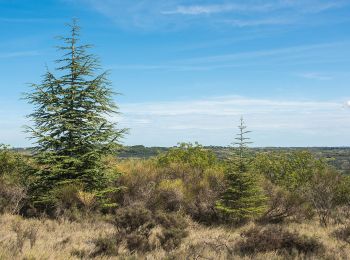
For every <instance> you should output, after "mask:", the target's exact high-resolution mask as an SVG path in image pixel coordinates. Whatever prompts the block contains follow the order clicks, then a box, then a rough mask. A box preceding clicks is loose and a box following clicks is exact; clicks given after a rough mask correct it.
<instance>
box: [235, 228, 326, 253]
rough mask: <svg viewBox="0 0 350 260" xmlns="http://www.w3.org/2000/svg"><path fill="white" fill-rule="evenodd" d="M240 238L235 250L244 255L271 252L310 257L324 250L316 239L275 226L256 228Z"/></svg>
mask: <svg viewBox="0 0 350 260" xmlns="http://www.w3.org/2000/svg"><path fill="white" fill-rule="evenodd" d="M241 236H242V237H243V240H242V241H240V242H238V243H237V244H236V249H237V250H238V251H239V252H240V253H242V254H244V255H251V254H256V253H265V252H271V251H275V252H277V253H278V254H285V255H292V254H293V253H294V252H298V253H302V254H305V255H310V254H314V253H317V252H320V251H323V250H324V246H323V245H322V244H321V243H320V242H319V241H318V240H317V239H316V238H314V237H307V236H300V235H298V234H297V233H292V232H290V231H288V230H285V229H283V228H282V227H281V226H276V225H270V226H267V227H265V228H263V227H259V226H256V227H253V228H251V229H249V230H248V231H246V232H244V233H242V234H241Z"/></svg>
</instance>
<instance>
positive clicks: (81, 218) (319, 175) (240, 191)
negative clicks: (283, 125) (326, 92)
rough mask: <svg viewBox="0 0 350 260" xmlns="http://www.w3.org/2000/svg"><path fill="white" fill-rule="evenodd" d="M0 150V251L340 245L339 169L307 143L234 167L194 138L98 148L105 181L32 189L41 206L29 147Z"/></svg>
mask: <svg viewBox="0 0 350 260" xmlns="http://www.w3.org/2000/svg"><path fill="white" fill-rule="evenodd" d="M0 157H1V160H0V170H1V171H0V195H1V199H0V210H1V216H0V224H1V230H0V252H1V253H0V258H4V259H9V258H12V259H13V258H16V259H17V258H18V259H46V258H55V259H89V258H103V259H109V258H112V259H113V258H132V257H134V258H146V257H148V258H149V259H150V258H151V259H164V258H170V259H200V258H207V259H214V258H215V259H231V258H238V259H239V258H244V259H249V258H254V259H266V258H271V259H282V258H312V259H320V258H326V259H338V258H344V257H345V256H346V255H348V254H350V245H349V241H350V239H349V237H350V235H349V234H350V231H349V230H350V229H349V224H350V223H349V222H348V219H349V213H350V210H349V209H350V207H349V205H350V199H349V198H350V192H349V188H348V185H347V184H348V183H349V179H348V177H347V176H344V175H342V174H340V173H338V172H337V171H336V170H335V169H332V168H331V167H329V166H328V165H327V164H326V163H325V162H324V161H322V160H318V159H316V158H314V157H312V156H311V155H310V154H309V153H307V152H291V153H288V154H277V153H269V154H258V155H257V156H256V157H254V158H251V162H249V167H248V168H247V169H248V170H247V171H246V172H244V173H240V172H239V171H236V169H237V168H235V164H234V163H232V160H228V161H225V160H218V159H216V157H215V156H214V155H213V154H212V153H211V152H210V151H208V150H206V149H204V148H203V147H201V146H199V145H189V144H187V145H182V146H179V147H177V148H173V149H171V150H170V151H169V152H167V153H165V154H162V155H160V156H158V157H154V158H152V159H148V160H142V159H137V160H136V159H126V160H117V159H115V158H113V157H107V158H105V159H104V163H105V168H106V173H105V176H106V181H107V183H108V185H107V186H106V187H104V188H103V189H101V190H90V191H88V190H86V189H84V186H83V185H81V184H78V183H67V184H64V185H59V186H56V187H55V188H53V189H51V190H50V191H48V192H47V193H43V194H42V197H41V198H40V199H41V201H45V200H48V201H49V203H47V204H45V205H47V208H43V207H42V205H43V203H39V204H37V201H38V193H37V194H35V196H32V194H31V189H32V186H31V185H32V183H35V177H33V175H31V172H33V171H35V170H36V169H37V168H38V167H39V166H37V165H36V164H35V162H34V161H33V160H31V157H30V156H28V155H21V154H18V153H16V152H13V151H12V150H10V149H8V148H6V147H2V149H1V150H0ZM233 160H234V159H233ZM247 205H249V207H248V206H247Z"/></svg>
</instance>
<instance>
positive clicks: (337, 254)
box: [0, 215, 350, 260]
mask: <svg viewBox="0 0 350 260" xmlns="http://www.w3.org/2000/svg"><path fill="white" fill-rule="evenodd" d="M255 225H256V224H254V223H249V224H247V225H245V226H243V227H240V228H236V229H233V228H232V229H230V228H224V227H211V228H208V227H204V226H201V225H198V224H196V223H191V224H190V226H189V227H188V233H189V235H188V237H187V238H185V239H184V241H183V243H182V244H181V245H180V246H179V247H178V248H177V249H175V250H173V251H171V252H165V251H164V250H162V249H157V250H153V251H151V252H149V253H147V254H141V253H140V254H132V253H130V252H128V250H126V249H125V248H123V246H121V247H120V249H119V252H120V255H121V256H120V257H108V256H101V257H99V259H120V258H122V259H213V260H214V259H215V260H216V259H284V257H283V256H281V255H278V254H277V253H276V252H267V253H258V254H256V255H250V256H242V255H239V252H237V250H235V244H236V243H237V242H238V241H241V240H242V239H244V238H242V237H241V235H240V234H241V233H242V232H244V231H246V230H248V229H251V228H253V227H254V226H255ZM284 225H285V228H286V229H288V230H289V231H292V232H297V233H299V234H300V235H306V236H310V237H316V238H317V239H318V240H319V241H320V242H321V243H322V244H323V245H324V246H325V248H326V250H325V252H324V253H323V255H314V256H308V259H349V256H350V245H349V244H348V243H347V242H345V241H342V240H340V239H337V238H336V237H335V236H334V235H333V233H334V231H335V230H337V229H339V228H341V227H342V225H331V226H329V227H327V228H322V227H320V226H319V224H318V222H317V220H315V221H310V222H307V223H306V222H305V223H301V224H300V223H289V224H284ZM0 227H1V229H0V259H89V254H90V253H91V252H93V250H94V244H93V243H92V241H93V240H94V239H96V238H98V237H105V236H108V235H111V234H112V233H113V232H115V230H114V228H113V226H112V225H111V224H108V223H107V222H104V221H102V220H86V221H83V222H70V221H67V220H60V221H57V220H48V219H23V218H21V217H19V216H15V215H2V216H0ZM293 258H294V259H305V256H303V255H296V256H293Z"/></svg>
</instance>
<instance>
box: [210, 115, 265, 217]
mask: <svg viewBox="0 0 350 260" xmlns="http://www.w3.org/2000/svg"><path fill="white" fill-rule="evenodd" d="M238 128H239V130H240V132H239V133H238V137H237V138H235V139H236V140H238V142H235V143H234V144H236V145H238V164H237V162H236V160H235V159H233V160H232V161H231V162H230V163H229V167H227V170H226V173H225V179H226V187H227V188H226V190H225V191H224V193H223V194H222V195H221V198H220V199H219V201H218V202H217V204H216V209H217V210H218V211H219V212H221V213H222V214H223V215H224V216H225V217H226V218H227V219H229V220H231V221H234V222H236V223H237V222H241V221H244V220H246V219H251V218H254V217H257V216H259V215H260V214H262V213H263V212H264V210H265V196H264V195H263V193H262V191H261V188H260V187H259V185H258V182H257V179H256V176H254V175H252V174H251V173H249V171H248V163H247V161H246V151H247V149H248V144H250V143H251V142H250V141H248V140H249V138H247V137H245V134H247V133H250V131H247V130H245V129H246V128H247V127H246V126H245V125H244V120H243V118H241V120H240V125H239V126H238Z"/></svg>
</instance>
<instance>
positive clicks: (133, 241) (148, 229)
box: [93, 205, 187, 256]
mask: <svg viewBox="0 0 350 260" xmlns="http://www.w3.org/2000/svg"><path fill="white" fill-rule="evenodd" d="M113 223H114V225H115V226H116V228H117V232H116V233H115V234H114V235H113V236H109V237H104V238H99V239H97V240H95V241H93V242H94V244H95V247H96V248H95V251H94V253H93V256H97V255H115V254H117V252H118V250H119V246H120V245H121V244H123V245H125V246H126V248H127V249H128V250H129V251H130V252H147V251H151V250H153V249H155V248H162V249H164V250H167V251H169V250H172V249H174V248H176V247H178V246H179V245H180V243H181V241H182V239H183V238H184V237H186V236H187V232H186V228H187V223H186V221H185V219H184V218H183V217H182V216H181V215H179V214H175V213H165V212H160V211H157V212H151V211H150V210H148V209H146V208H144V207H142V206H141V205H134V206H129V207H127V208H121V209H119V210H117V213H116V217H115V219H114V221H113Z"/></svg>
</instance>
